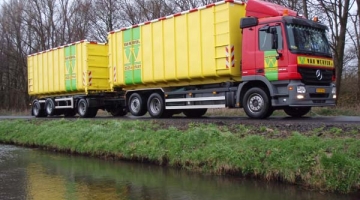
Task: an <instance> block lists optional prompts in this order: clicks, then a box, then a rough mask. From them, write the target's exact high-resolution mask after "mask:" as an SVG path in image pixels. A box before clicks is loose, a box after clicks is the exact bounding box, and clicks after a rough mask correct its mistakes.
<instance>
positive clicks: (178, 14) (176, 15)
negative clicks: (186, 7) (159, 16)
mask: <svg viewBox="0 0 360 200" xmlns="http://www.w3.org/2000/svg"><path fill="white" fill-rule="evenodd" d="M181 15H182V14H181V13H176V14H174V17H178V16H181Z"/></svg>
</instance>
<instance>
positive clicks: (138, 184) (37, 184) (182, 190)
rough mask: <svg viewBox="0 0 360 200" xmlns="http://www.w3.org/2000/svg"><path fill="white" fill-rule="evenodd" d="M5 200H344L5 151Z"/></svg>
mask: <svg viewBox="0 0 360 200" xmlns="http://www.w3.org/2000/svg"><path fill="white" fill-rule="evenodd" d="M0 170H1V171H0V178H1V179H0V199H34V200H42V199H44V200H47V199H54V200H57V199H59V200H60V199H61V200H62V199H72V200H82V199H99V200H100V199H101V200H104V199H124V200H152V199H154V200H155V199H156V200H162V199H164V200H165V199H166V200H168V199H171V200H172V199H175V200H177V199H178V200H190V199H191V200H197V199H199V200H203V199H209V200H211V199H214V200H215V199H216V200H218V199H236V200H239V199H240V200H241V199H244V200H264V199H269V200H279V199H284V200H286V199H291V200H300V199H301V200H303V199H316V200H325V199H326V200H335V199H339V200H345V199H356V197H350V196H345V195H335V194H321V193H318V192H310V191H304V190H301V189H299V188H298V187H295V186H286V185H284V184H274V183H264V182H261V181H250V180H244V179H241V178H234V177H220V176H211V175H200V174H196V173H190V172H186V171H183V170H174V169H168V168H163V167H158V166H153V165H146V164H139V163H127V162H118V161H104V160H99V159H94V158H86V157H81V156H67V155H63V154H56V153H49V152H45V151H41V150H32V149H24V148H17V147H13V146H4V145H2V146H1V145H0Z"/></svg>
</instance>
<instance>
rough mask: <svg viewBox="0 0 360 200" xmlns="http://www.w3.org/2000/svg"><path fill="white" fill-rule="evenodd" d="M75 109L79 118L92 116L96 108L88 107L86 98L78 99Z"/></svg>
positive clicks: (95, 112) (94, 114)
mask: <svg viewBox="0 0 360 200" xmlns="http://www.w3.org/2000/svg"><path fill="white" fill-rule="evenodd" d="M77 105H78V106H77V111H78V114H79V116H80V117H81V118H92V117H95V116H96V114H97V111H98V109H97V108H90V107H89V103H88V102H87V101H86V99H80V100H79V102H78V104H77Z"/></svg>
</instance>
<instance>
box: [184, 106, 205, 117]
mask: <svg viewBox="0 0 360 200" xmlns="http://www.w3.org/2000/svg"><path fill="white" fill-rule="evenodd" d="M206 112H207V108H202V109H189V110H184V111H183V113H184V115H185V116H186V117H189V118H199V117H202V116H203V115H205V113H206Z"/></svg>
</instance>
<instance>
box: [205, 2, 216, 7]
mask: <svg viewBox="0 0 360 200" xmlns="http://www.w3.org/2000/svg"><path fill="white" fill-rule="evenodd" d="M213 6H215V4H214V3H212V4H209V5H206V8H211V7H213Z"/></svg>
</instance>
